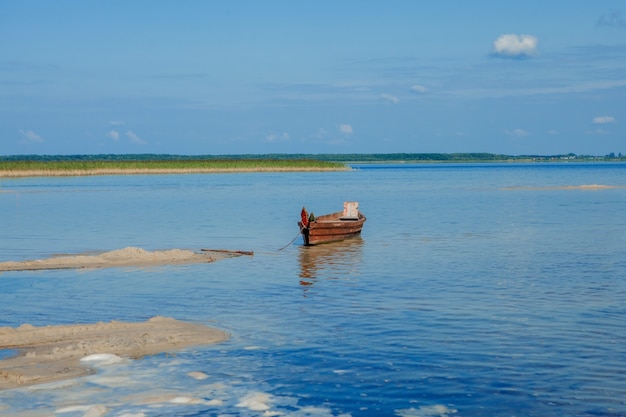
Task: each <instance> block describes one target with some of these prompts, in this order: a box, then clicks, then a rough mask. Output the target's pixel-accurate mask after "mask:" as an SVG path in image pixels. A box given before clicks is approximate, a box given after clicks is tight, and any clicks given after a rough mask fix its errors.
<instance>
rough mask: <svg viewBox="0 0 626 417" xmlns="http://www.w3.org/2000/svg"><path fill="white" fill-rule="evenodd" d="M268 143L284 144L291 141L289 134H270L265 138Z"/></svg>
mask: <svg viewBox="0 0 626 417" xmlns="http://www.w3.org/2000/svg"><path fill="white" fill-rule="evenodd" d="M265 140H266V141H267V142H284V141H288V140H289V133H287V132H283V133H270V134H269V135H267V136H266V137H265Z"/></svg>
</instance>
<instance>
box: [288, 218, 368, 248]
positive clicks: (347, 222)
mask: <svg viewBox="0 0 626 417" xmlns="http://www.w3.org/2000/svg"><path fill="white" fill-rule="evenodd" d="M342 214H343V212H338V213H333V214H327V215H324V216H319V217H317V218H316V219H315V221H313V222H310V223H309V224H308V225H306V226H305V225H304V224H303V223H302V222H301V221H300V222H298V226H299V227H300V233H301V234H302V239H303V240H304V244H305V245H306V246H313V245H319V244H322V243H329V242H338V241H341V240H346V239H350V238H352V237H355V236H359V235H360V234H361V229H363V223H365V220H366V218H365V216H364V215H363V214H362V213H359V215H358V218H356V219H341V216H342Z"/></svg>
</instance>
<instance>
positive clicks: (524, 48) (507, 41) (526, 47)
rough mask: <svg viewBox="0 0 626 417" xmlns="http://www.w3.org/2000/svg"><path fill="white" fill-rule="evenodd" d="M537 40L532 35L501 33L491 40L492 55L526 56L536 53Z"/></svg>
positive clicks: (504, 56)
mask: <svg viewBox="0 0 626 417" xmlns="http://www.w3.org/2000/svg"><path fill="white" fill-rule="evenodd" d="M538 43H539V40H538V39H537V38H536V37H535V36H532V35H516V34H513V33H510V34H506V35H501V36H500V37H499V38H498V39H496V40H495V41H494V42H493V55H494V56H496V57H501V58H528V57H531V56H533V55H535V54H536V53H537V44H538Z"/></svg>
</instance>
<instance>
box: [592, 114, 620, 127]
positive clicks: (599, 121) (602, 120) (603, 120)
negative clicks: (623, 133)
mask: <svg viewBox="0 0 626 417" xmlns="http://www.w3.org/2000/svg"><path fill="white" fill-rule="evenodd" d="M608 123H615V118H614V117H613V116H597V117H594V118H593V124H594V125H605V124H608Z"/></svg>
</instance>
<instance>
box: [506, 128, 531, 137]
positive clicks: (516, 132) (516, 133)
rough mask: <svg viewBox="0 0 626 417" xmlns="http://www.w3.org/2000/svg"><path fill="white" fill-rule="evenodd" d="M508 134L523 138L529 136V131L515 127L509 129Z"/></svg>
mask: <svg viewBox="0 0 626 417" xmlns="http://www.w3.org/2000/svg"><path fill="white" fill-rule="evenodd" d="M506 134H507V135H509V136H515V137H517V138H523V137H524V136H528V135H529V133H528V132H527V131H525V130H524V129H513V130H507V131H506Z"/></svg>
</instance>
